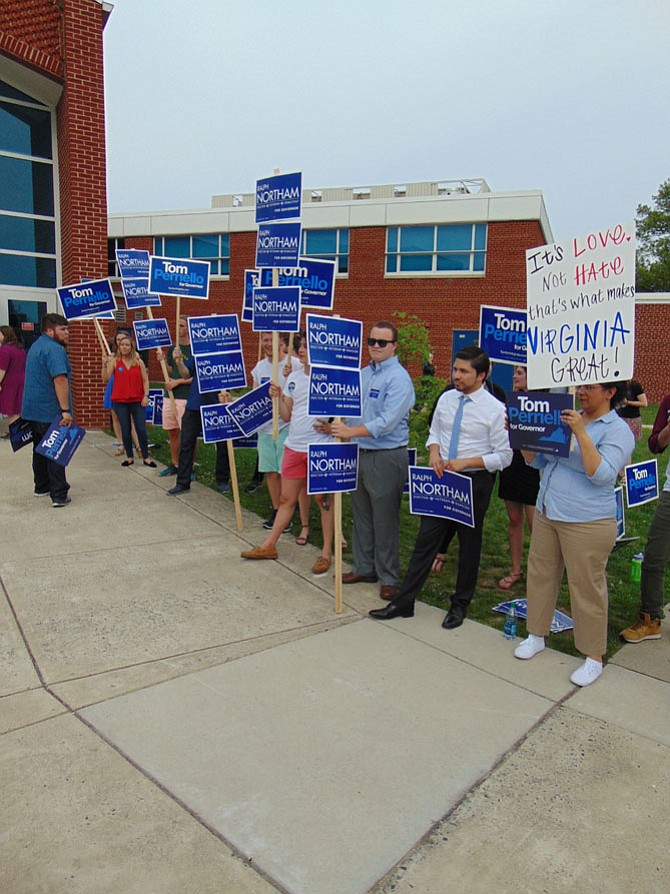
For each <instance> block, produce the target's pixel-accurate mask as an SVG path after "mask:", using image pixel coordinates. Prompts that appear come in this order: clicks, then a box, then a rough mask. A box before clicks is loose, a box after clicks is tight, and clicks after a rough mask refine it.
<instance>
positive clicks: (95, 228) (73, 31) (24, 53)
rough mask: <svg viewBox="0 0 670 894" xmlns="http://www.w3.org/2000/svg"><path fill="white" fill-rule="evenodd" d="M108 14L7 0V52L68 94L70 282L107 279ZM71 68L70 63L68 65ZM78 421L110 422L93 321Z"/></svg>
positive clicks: (64, 232)
mask: <svg viewBox="0 0 670 894" xmlns="http://www.w3.org/2000/svg"><path fill="white" fill-rule="evenodd" d="M102 29H103V10H102V7H101V6H100V4H99V3H96V2H94V0H58V2H56V0H2V3H1V5H0V52H3V53H5V54H6V55H10V56H13V57H14V58H16V59H17V60H19V61H20V62H23V63H25V64H28V65H30V66H31V67H32V68H35V69H37V70H39V71H41V72H43V73H45V74H47V75H50V76H52V77H53V76H56V80H59V81H60V82H61V83H62V84H63V88H64V89H63V93H62V95H61V99H60V101H59V104H58V107H57V109H56V121H57V133H58V175H59V189H60V220H59V226H60V248H61V264H62V282H63V284H71V283H76V282H79V281H80V280H81V279H82V278H83V277H90V278H96V279H99V278H103V277H105V276H106V275H107V194H106V167H105V107H104V91H103V67H102ZM63 63H65V64H63ZM70 330H71V334H70V348H69V353H70V358H71V362H72V369H73V378H72V398H73V405H74V410H75V415H76V418H77V421H78V422H80V423H81V424H82V425H85V426H87V427H92V428H96V427H100V426H102V425H105V424H106V421H107V414H106V413H105V412H104V411H103V410H102V408H101V404H102V392H103V388H102V383H101V382H100V362H99V357H100V348H99V346H98V341H97V338H96V335H95V330H94V328H93V324H92V323H73V324H72V325H71V327H70Z"/></svg>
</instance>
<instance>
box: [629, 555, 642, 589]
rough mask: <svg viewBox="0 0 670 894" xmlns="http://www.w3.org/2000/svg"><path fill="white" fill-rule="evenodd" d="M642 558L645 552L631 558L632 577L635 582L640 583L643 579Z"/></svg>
mask: <svg viewBox="0 0 670 894" xmlns="http://www.w3.org/2000/svg"><path fill="white" fill-rule="evenodd" d="M642 559H644V553H637V554H636V555H634V556H633V558H632V559H631V560H630V579H631V580H632V581H633V583H634V584H639V583H640V581H641V580H642Z"/></svg>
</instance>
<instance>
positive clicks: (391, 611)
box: [368, 602, 414, 621]
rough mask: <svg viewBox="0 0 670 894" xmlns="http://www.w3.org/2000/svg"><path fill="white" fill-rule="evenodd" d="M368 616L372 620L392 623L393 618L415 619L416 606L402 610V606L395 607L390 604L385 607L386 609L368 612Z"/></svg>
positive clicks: (409, 606) (408, 606)
mask: <svg viewBox="0 0 670 894" xmlns="http://www.w3.org/2000/svg"><path fill="white" fill-rule="evenodd" d="M368 614H369V615H370V617H371V618H376V619H377V620H378V621H390V620H391V619H392V618H413V617H414V604H412V605H407V606H405V608H402V606H400V605H394V604H393V603H392V602H390V603H389V604H388V605H385V606H384V608H375V609H374V610H373V611H371V612H368Z"/></svg>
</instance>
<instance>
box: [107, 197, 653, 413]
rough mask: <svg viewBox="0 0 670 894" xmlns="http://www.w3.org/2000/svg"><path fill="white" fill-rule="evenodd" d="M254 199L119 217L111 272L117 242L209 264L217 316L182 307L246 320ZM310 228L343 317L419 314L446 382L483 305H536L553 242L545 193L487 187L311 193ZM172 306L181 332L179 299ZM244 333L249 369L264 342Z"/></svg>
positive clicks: (648, 302) (646, 302)
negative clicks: (533, 294)
mask: <svg viewBox="0 0 670 894" xmlns="http://www.w3.org/2000/svg"><path fill="white" fill-rule="evenodd" d="M254 201H255V197H254V194H253V193H247V194H237V195H225V196H214V197H213V199H212V207H211V208H209V209H203V210H199V211H184V212H158V213H153V214H144V213H139V214H127V215H123V214H113V215H111V216H110V221H109V235H110V275H113V274H114V273H115V271H114V264H113V260H112V259H113V249H114V247H115V246H120V247H123V246H125V247H126V248H144V249H147V250H149V251H152V252H155V253H156V254H164V255H166V256H169V257H180V256H191V257H200V258H210V259H211V260H212V263H213V265H214V270H215V273H214V276H213V279H212V282H211V285H210V296H211V297H210V301H209V302H208V304H209V307H208V309H207V311H205V310H204V309H203V307H202V303H201V302H197V301H190V302H188V301H183V302H182V311H183V312H185V313H195V314H201V313H204V312H212V313H239V312H240V309H241V304H242V295H243V290H244V280H243V276H244V270H245V269H248V268H251V267H253V266H254V254H255V247H256V227H255V224H254ZM302 224H303V249H302V254H305V255H315V256H319V257H328V258H334V259H336V260H337V263H338V279H337V283H336V287H335V312H336V313H339V314H340V315H341V316H345V317H353V318H355V319H362V320H363V321H364V323H365V324H366V326H367V325H369V324H371V323H373V322H374V321H375V320H377V319H380V318H381V317H389V316H390V315H391V314H392V313H393V311H404V312H406V313H409V314H415V315H416V316H418V317H420V318H421V319H422V320H424V321H425V322H426V323H427V326H428V328H429V330H430V340H431V343H432V345H433V347H434V351H435V363H436V366H437V372H438V374H439V375H442V376H448V373H449V367H450V362H451V357H452V350H453V348H454V346H455V343H456V342H457V338H458V335H459V334H460V333H462V332H463V331H465V332H472V331H473V330H476V329H477V328H478V325H479V308H480V305H481V304H493V305H503V306H509V307H525V304H526V279H525V277H526V272H525V251H526V249H527V248H531V247H534V246H537V245H542V244H544V243H545V242H552V241H553V236H552V233H551V229H550V225H549V221H548V217H547V213H546V209H545V206H544V201H543V198H542V193H541V192H539V191H521V192H504V193H503V192H492V191H491V190H490V189H489V187H488V185H487V183H486V181H485V180H452V181H448V180H444V181H430V182H424V183H405V184H401V185H383V186H370V187H357V188H332V189H305V190H303V212H302ZM669 302H670V296H662V295H653V296H652V295H640V296H638V300H637V307H636V327H637V338H636V346H637V353H636V372H635V374H636V376H637V377H639V378H640V380H641V381H642V382H643V384H644V386H645V388H646V390H647V394H648V396H649V398H650V399H651V400H660V398H661V396H662V395H663V394H665V393H666V391H668V390H670V388H669V386H670V383H668V381H667V375H666V367H665V363H660V364H659V362H658V359H659V357H662V358H665V357H667V356H668V353H669V351H670V326H669V325H668V323H669V322H670V320H669V314H668V311H669V309H670V304H669ZM164 303H165V307H166V310H165V314H166V316H167V317H168V320H169V322H170V325H171V326H173V325H174V322H173V318H172V315H173V313H174V310H173V304H174V302H172V303H171V302H170V299H167V300H165V301H164ZM243 330H244V333H245V357H246V359H247V363H248V365H249V366H250V365H251V361H252V360H253V358H255V356H256V341H255V336H252V334H251V331H250V327H249V326H243ZM468 340H469V338H468ZM152 372H153V373H155V374H156V375H158V373H157V371H156V370H152ZM495 376H496V377H497V378H498V379H499V380H500V382H501V384H502V385H503V386H506V385H508V384H509V380H510V378H511V370H510V369H509V368H506V367H502V365H498V366H497V368H496V372H495Z"/></svg>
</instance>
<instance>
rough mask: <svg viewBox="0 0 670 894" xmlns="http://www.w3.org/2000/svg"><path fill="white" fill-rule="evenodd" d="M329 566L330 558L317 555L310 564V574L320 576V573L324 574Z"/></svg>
mask: <svg viewBox="0 0 670 894" xmlns="http://www.w3.org/2000/svg"><path fill="white" fill-rule="evenodd" d="M329 568H330V559H327V558H326V557H325V556H319V558H318V559H317V560H316V562H315V563H314V564H313V565H312V574H313V575H314V577H320V576H321V575H322V574H326V573H327V572H328V569H329Z"/></svg>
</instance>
